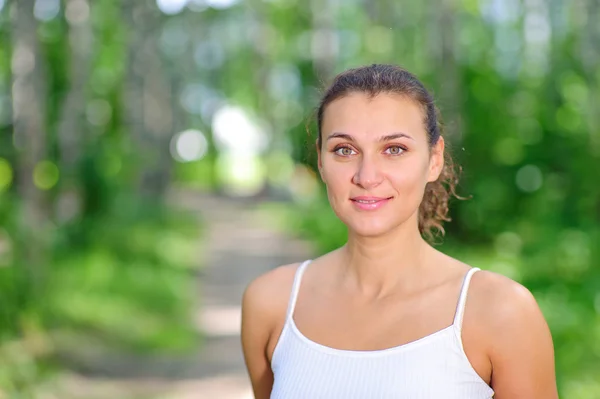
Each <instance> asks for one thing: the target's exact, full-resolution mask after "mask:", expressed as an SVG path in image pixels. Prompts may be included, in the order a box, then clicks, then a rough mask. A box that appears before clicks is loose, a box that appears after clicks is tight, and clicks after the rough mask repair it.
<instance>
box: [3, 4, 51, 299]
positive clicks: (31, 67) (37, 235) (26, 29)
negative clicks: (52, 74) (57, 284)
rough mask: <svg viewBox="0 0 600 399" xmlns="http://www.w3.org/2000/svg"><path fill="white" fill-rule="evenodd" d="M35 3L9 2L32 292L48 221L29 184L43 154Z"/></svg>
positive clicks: (15, 117) (42, 91)
mask: <svg viewBox="0 0 600 399" xmlns="http://www.w3.org/2000/svg"><path fill="white" fill-rule="evenodd" d="M34 2H35V1H34V0H19V1H16V2H14V3H13V4H12V7H14V9H13V10H12V11H13V13H12V46H13V53H12V58H11V69H12V109H13V128H14V130H13V139H14V140H13V141H14V145H15V147H16V150H17V179H16V184H17V193H18V195H19V198H20V213H19V224H20V229H21V232H22V234H23V237H22V238H23V240H24V241H23V243H24V244H25V245H24V249H25V254H24V255H25V259H26V263H27V266H28V267H29V270H28V272H30V278H31V281H32V283H33V286H34V289H35V287H37V286H38V285H39V283H40V281H41V279H42V275H41V268H40V262H41V260H42V259H43V253H42V250H43V231H44V227H45V223H46V221H47V209H46V204H45V201H44V193H43V191H42V190H40V189H39V188H38V187H36V185H35V182H34V170H35V167H36V165H37V164H38V163H39V162H40V161H42V160H43V158H44V156H45V155H46V145H47V144H46V131H45V127H46V124H45V113H46V112H45V99H46V84H45V79H44V73H45V70H44V68H43V64H44V60H43V58H42V56H41V53H40V50H39V42H38V38H37V36H36V31H37V22H36V20H35V18H34V15H33V7H34Z"/></svg>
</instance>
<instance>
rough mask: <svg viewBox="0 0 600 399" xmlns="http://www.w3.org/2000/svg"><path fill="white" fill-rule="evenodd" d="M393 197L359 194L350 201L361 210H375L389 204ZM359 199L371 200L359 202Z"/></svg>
mask: <svg viewBox="0 0 600 399" xmlns="http://www.w3.org/2000/svg"><path fill="white" fill-rule="evenodd" d="M391 199H392V197H367V196H359V197H352V198H350V201H352V203H353V204H354V206H355V207H357V208H358V209H360V210H363V211H373V210H376V209H380V208H381V207H383V206H384V205H385V204H387V203H388V202H389V201H390V200H391ZM358 201H369V202H358Z"/></svg>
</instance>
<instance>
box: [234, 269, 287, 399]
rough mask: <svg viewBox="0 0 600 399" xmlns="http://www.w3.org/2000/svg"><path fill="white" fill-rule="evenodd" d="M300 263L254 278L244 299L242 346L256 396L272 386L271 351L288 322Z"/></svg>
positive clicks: (265, 398) (264, 396)
mask: <svg viewBox="0 0 600 399" xmlns="http://www.w3.org/2000/svg"><path fill="white" fill-rule="evenodd" d="M297 267H298V264H293V265H287V266H281V267H278V268H276V269H273V270H271V271H269V272H268V273H266V274H264V275H262V276H260V277H258V278H257V279H256V280H254V281H252V282H251V283H250V284H249V285H248V287H247V288H246V291H245V292H244V296H243V299H242V349H243V352H244V360H245V362H246V368H247V369H248V374H249V376H250V381H251V382H252V390H253V391H254V397H255V398H256V399H269V397H270V395H271V390H272V389H273V372H272V371H271V363H270V355H271V354H270V352H272V350H273V349H274V345H275V344H276V339H278V337H279V333H280V332H281V328H283V324H284V322H285V313H286V309H287V303H288V299H289V295H290V291H291V287H292V282H293V278H294V273H295V271H296V268H297Z"/></svg>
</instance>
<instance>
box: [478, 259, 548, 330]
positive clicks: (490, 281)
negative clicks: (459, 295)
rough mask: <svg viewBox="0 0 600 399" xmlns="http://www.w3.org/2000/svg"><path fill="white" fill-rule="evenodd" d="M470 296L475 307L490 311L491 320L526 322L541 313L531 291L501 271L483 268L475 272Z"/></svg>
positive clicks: (498, 321) (488, 318)
mask: <svg viewBox="0 0 600 399" xmlns="http://www.w3.org/2000/svg"><path fill="white" fill-rule="evenodd" d="M469 296H470V297H471V298H472V304H471V305H473V306H474V307H476V308H478V309H479V310H481V311H482V314H487V315H488V317H486V319H487V320H488V321H489V322H495V323H506V322H509V323H511V322H517V321H526V320H527V319H528V318H529V317H530V316H538V315H541V311H540V309H539V307H538V304H537V301H536V299H535V297H534V296H533V294H532V293H531V291H529V289H527V288H526V287H525V286H523V285H522V284H520V283H518V282H516V281H514V280H512V279H510V278H508V277H505V276H503V275H501V274H498V273H494V272H490V271H485V270H481V271H479V272H477V273H475V274H473V277H472V280H471V286H470V288H469Z"/></svg>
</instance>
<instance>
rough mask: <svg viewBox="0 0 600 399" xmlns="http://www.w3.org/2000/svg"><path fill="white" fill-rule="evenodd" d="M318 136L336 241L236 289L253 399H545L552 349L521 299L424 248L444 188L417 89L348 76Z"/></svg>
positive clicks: (445, 178) (331, 95)
mask: <svg viewBox="0 0 600 399" xmlns="http://www.w3.org/2000/svg"><path fill="white" fill-rule="evenodd" d="M318 133H319V136H318V139H317V143H316V144H317V151H318V166H319V171H320V174H321V178H322V180H323V182H324V183H325V185H326V187H327V194H328V198H329V201H330V204H331V207H332V208H333V210H334V212H335V213H336V215H337V216H338V217H339V218H340V219H341V220H342V221H343V222H344V223H345V224H346V226H347V227H348V241H347V243H346V244H345V245H344V246H343V247H341V248H339V249H337V250H335V251H333V252H330V253H328V254H325V255H323V256H321V257H319V258H317V259H314V260H312V261H310V260H308V261H305V262H302V263H301V264H292V265H287V266H281V267H279V268H276V269H274V270H272V271H270V272H268V273H266V274H264V275H262V276H260V277H259V278H257V279H256V280H254V281H253V282H252V283H251V284H250V285H249V286H248V287H247V289H246V292H245V294H244V298H243V303H242V345H243V350H244V356H245V360H246V366H247V368H248V372H249V374H250V378H251V382H252V387H253V390H254V394H255V397H256V398H257V399H266V398H276V399H283V398H285V399H292V398H298V399H300V398H302V399H313V398H328V399H332V398H344V399H348V398H410V399H432V398H445V399H484V398H485V399H489V398H491V397H494V398H496V399H552V398H557V397H558V394H557V389H556V382H555V372H554V353H553V344H552V338H551V335H550V332H549V329H548V326H547V324H546V322H545V320H544V317H543V316H542V314H541V312H540V310H539V308H538V306H537V304H536V301H535V299H534V298H533V296H532V295H531V294H530V292H529V291H528V290H527V289H525V288H524V287H523V286H521V285H519V284H518V283H516V282H514V281H512V280H510V279H508V278H505V277H503V276H501V275H498V274H495V273H491V272H487V271H479V269H477V268H472V267H470V266H468V265H466V264H464V263H462V262H460V261H458V260H456V259H453V258H451V257H449V256H446V255H444V254H443V253H441V252H439V251H437V250H435V249H434V248H433V247H432V246H430V245H429V244H428V243H427V241H425V239H424V238H423V237H426V238H431V237H432V232H433V231H434V230H439V231H442V232H443V229H442V222H443V221H445V220H448V218H447V213H448V200H449V197H450V195H451V194H454V187H455V184H456V178H455V176H454V174H453V169H452V165H451V163H450V162H451V161H450V158H449V156H448V155H447V154H445V153H444V139H443V137H442V136H441V134H440V125H439V123H438V120H437V112H436V107H435V105H434V102H433V99H432V97H431V96H430V94H429V93H428V92H427V90H426V89H425V88H424V87H423V85H422V83H421V82H419V80H418V79H417V78H416V77H415V76H413V75H412V74H410V73H409V72H407V71H405V70H403V69H401V68H398V67H395V66H390V65H371V66H366V67H362V68H357V69H352V70H348V71H346V72H344V73H342V74H340V75H339V76H337V77H336V79H335V80H334V82H333V84H332V86H331V87H330V88H329V89H328V90H327V91H326V93H325V95H324V97H323V99H322V101H321V104H320V106H319V110H318ZM446 187H447V188H446ZM467 294H468V295H467Z"/></svg>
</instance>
